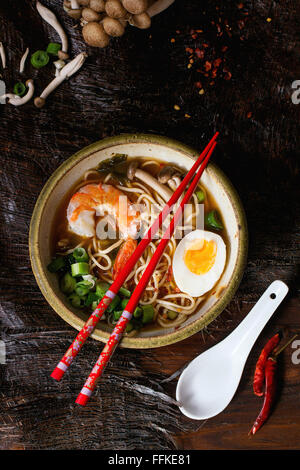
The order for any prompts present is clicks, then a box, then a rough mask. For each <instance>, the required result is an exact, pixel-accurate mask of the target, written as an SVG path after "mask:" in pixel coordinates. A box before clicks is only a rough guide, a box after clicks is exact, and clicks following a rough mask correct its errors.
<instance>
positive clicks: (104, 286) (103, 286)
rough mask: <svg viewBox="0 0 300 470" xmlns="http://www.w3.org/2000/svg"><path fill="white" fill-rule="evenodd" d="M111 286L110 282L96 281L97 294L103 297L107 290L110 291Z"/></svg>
mask: <svg viewBox="0 0 300 470" xmlns="http://www.w3.org/2000/svg"><path fill="white" fill-rule="evenodd" d="M109 286H110V284H108V282H104V281H97V282H96V294H97V295H98V297H100V298H101V299H102V297H104V296H105V294H106V292H107V291H108V289H109Z"/></svg>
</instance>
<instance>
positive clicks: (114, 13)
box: [105, 0, 127, 18]
mask: <svg viewBox="0 0 300 470" xmlns="http://www.w3.org/2000/svg"><path fill="white" fill-rule="evenodd" d="M105 11H106V13H107V14H108V16H110V17H111V18H125V16H127V11H126V10H125V8H124V7H123V5H122V3H121V2H120V0H107V2H106V3H105Z"/></svg>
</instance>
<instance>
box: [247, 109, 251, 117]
mask: <svg viewBox="0 0 300 470" xmlns="http://www.w3.org/2000/svg"><path fill="white" fill-rule="evenodd" d="M251 117H252V113H251V111H249V113H247V118H248V119H250V118H251Z"/></svg>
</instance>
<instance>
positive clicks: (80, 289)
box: [75, 285, 90, 297]
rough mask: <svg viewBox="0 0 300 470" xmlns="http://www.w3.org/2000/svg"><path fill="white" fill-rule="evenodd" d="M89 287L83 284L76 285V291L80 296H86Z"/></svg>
mask: <svg viewBox="0 0 300 470" xmlns="http://www.w3.org/2000/svg"><path fill="white" fill-rule="evenodd" d="M89 290H90V289H89V288H88V287H87V286H82V285H76V287H75V292H76V294H77V295H79V297H84V296H85V295H87V294H88V293H89Z"/></svg>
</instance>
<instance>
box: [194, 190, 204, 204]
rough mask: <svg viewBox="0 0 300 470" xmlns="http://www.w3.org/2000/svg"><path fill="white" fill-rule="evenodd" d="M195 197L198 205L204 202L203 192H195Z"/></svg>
mask: <svg viewBox="0 0 300 470" xmlns="http://www.w3.org/2000/svg"><path fill="white" fill-rule="evenodd" d="M196 196H197V198H198V202H199V203H201V202H204V201H205V194H204V191H202V189H199V191H196Z"/></svg>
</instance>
